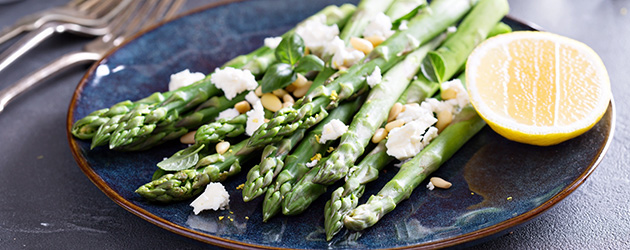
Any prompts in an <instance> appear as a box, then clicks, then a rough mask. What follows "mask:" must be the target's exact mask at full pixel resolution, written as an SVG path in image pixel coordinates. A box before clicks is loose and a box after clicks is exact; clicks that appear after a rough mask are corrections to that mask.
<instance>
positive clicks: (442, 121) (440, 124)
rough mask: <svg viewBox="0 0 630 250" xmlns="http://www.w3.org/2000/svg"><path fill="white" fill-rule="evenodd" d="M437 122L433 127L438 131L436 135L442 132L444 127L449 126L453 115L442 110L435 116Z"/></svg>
mask: <svg viewBox="0 0 630 250" xmlns="http://www.w3.org/2000/svg"><path fill="white" fill-rule="evenodd" d="M437 119H438V120H437V122H436V123H435V127H436V128H437V129H438V133H439V132H442V130H444V128H446V126H448V125H449V124H451V122H452V121H453V114H451V112H449V111H448V110H442V111H440V113H438V114H437Z"/></svg>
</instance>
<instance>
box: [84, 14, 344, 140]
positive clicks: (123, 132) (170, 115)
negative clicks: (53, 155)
mask: <svg viewBox="0 0 630 250" xmlns="http://www.w3.org/2000/svg"><path fill="white" fill-rule="evenodd" d="M355 9H356V7H355V6H353V5H350V4H344V5H342V6H341V7H336V6H328V7H326V8H324V9H322V10H321V11H320V12H318V14H316V15H314V16H312V17H310V18H314V17H315V16H318V15H322V14H323V15H325V16H326V20H327V23H328V24H338V25H343V24H345V22H346V21H347V19H348V18H349V16H350V15H351V14H352V13H353V12H354V10H355ZM288 32H293V30H291V31H288ZM274 60H275V57H274V50H272V49H269V48H267V47H263V48H261V49H259V50H257V51H255V52H253V53H251V54H250V55H249V57H247V56H241V57H237V58H235V59H233V60H232V61H230V62H228V65H230V66H235V67H239V66H241V67H245V68H246V69H249V70H250V71H251V72H264V71H265V70H266V67H268V66H269V65H270V64H272V63H273V62H274ZM256 67H258V68H256ZM260 67H265V68H260ZM220 94H221V91H220V90H219V89H217V88H216V87H215V86H214V84H212V83H211V81H210V77H207V78H206V79H204V80H202V81H199V82H197V83H195V84H193V85H190V86H187V87H184V88H181V89H178V90H176V91H174V92H172V93H170V94H169V97H168V98H166V99H165V100H163V101H159V102H156V103H151V105H150V106H148V107H146V106H145V107H141V108H138V107H133V108H134V109H138V110H137V111H135V112H127V113H126V114H125V115H124V116H122V117H119V118H118V123H115V124H114V123H110V124H108V126H107V127H106V129H105V128H102V129H101V128H99V129H98V132H97V133H96V134H95V135H94V137H96V138H95V139H94V138H93V143H92V147H96V146H100V145H103V144H106V143H107V142H109V144H110V148H117V147H120V146H123V145H126V144H130V143H133V142H134V140H133V138H134V137H144V136H149V135H150V134H151V133H152V132H153V131H154V130H155V129H156V127H157V126H156V124H158V123H160V124H161V126H163V127H171V126H169V125H168V123H171V122H175V121H179V116H180V114H182V113H184V112H186V111H188V110H190V109H192V108H195V107H196V106H198V104H200V103H202V102H204V101H205V100H207V99H208V98H210V97H213V96H217V95H220ZM220 111H222V110H218V112H220ZM132 113H133V114H132ZM209 119H211V118H209ZM88 120H96V121H98V123H101V124H103V121H102V120H98V119H94V118H93V117H91V118H89V119H88ZM85 124H86V122H80V125H83V126H85ZM101 127H103V126H101ZM175 127H176V128H178V129H181V128H179V127H177V126H175ZM75 130H76V131H81V130H82V129H81V128H77V129H75ZM83 130H84V131H89V130H90V129H83ZM159 132H163V131H159ZM84 137H85V136H84ZM164 138H169V137H166V136H165V137H164ZM112 140H113V141H112ZM149 141H159V140H155V139H152V140H149Z"/></svg>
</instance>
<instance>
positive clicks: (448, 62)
mask: <svg viewBox="0 0 630 250" xmlns="http://www.w3.org/2000/svg"><path fill="white" fill-rule="evenodd" d="M508 11H509V6H508V3H507V1H495V0H488V1H486V0H480V1H479V3H478V4H477V6H475V8H473V10H472V11H471V13H470V14H469V15H467V16H466V17H465V18H464V20H463V21H462V23H461V24H460V25H459V27H457V32H455V33H454V34H453V35H452V36H450V37H449V38H448V39H447V40H446V41H445V42H444V46H442V47H440V49H438V50H436V51H432V52H430V53H429V55H428V56H427V58H426V59H425V62H424V63H423V70H422V72H423V73H424V74H425V76H426V77H427V78H428V79H429V80H432V81H436V82H444V81H446V80H448V79H449V78H448V77H447V76H449V75H451V76H452V75H453V74H455V73H456V72H457V71H458V70H459V69H460V67H461V65H462V63H463V62H465V61H466V58H468V54H470V52H472V50H473V49H474V48H475V47H476V46H477V45H478V44H479V43H481V42H482V41H483V40H485V39H486V38H487V37H488V35H489V34H490V31H491V30H492V29H493V28H494V27H495V26H496V24H497V23H498V22H499V21H500V20H501V18H503V16H505V15H506V14H507V13H508ZM462 40H464V41H471V42H467V43H461V42H460V41H462Z"/></svg>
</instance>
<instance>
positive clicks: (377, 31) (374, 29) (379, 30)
mask: <svg viewBox="0 0 630 250" xmlns="http://www.w3.org/2000/svg"><path fill="white" fill-rule="evenodd" d="M393 34H394V31H393V30H392V20H391V19H390V18H389V17H388V16H387V15H385V14H383V12H380V13H378V14H376V15H375V16H374V19H372V20H370V22H369V23H368V25H367V26H366V27H365V30H364V31H363V37H371V36H383V37H385V38H387V37H390V36H391V35H393Z"/></svg>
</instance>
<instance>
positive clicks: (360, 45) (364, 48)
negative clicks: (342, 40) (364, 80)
mask: <svg viewBox="0 0 630 250" xmlns="http://www.w3.org/2000/svg"><path fill="white" fill-rule="evenodd" d="M350 45H352V47H353V48H355V49H357V50H359V51H361V52H363V53H365V54H366V55H367V54H369V53H370V52H371V51H372V50H373V49H374V45H372V42H370V41H368V40H365V39H363V38H358V37H351V38H350Z"/></svg>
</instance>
